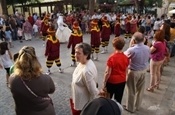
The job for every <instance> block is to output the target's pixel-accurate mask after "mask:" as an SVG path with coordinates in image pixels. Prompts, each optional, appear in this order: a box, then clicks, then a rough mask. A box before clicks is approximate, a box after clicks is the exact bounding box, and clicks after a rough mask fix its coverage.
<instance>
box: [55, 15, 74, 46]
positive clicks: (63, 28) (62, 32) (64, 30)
mask: <svg viewBox="0 0 175 115" xmlns="http://www.w3.org/2000/svg"><path fill="white" fill-rule="evenodd" d="M57 24H58V28H57V31H56V37H57V38H58V40H59V42H60V43H65V42H67V41H68V40H69V37H70V35H71V32H72V31H71V30H70V29H69V28H68V25H67V24H65V23H64V22H63V16H62V15H60V16H59V17H58V20H57Z"/></svg>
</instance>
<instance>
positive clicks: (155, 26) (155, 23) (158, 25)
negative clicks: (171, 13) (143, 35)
mask: <svg viewBox="0 0 175 115" xmlns="http://www.w3.org/2000/svg"><path fill="white" fill-rule="evenodd" d="M160 27H161V21H155V22H154V27H153V30H159V29H160Z"/></svg>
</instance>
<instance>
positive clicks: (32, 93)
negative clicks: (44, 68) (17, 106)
mask: <svg viewBox="0 0 175 115" xmlns="http://www.w3.org/2000/svg"><path fill="white" fill-rule="evenodd" d="M21 81H22V83H23V84H24V86H25V87H26V88H27V90H28V91H29V92H30V93H31V94H32V95H34V96H35V97H38V95H36V94H35V93H34V92H33V91H32V90H31V89H30V88H29V87H28V86H27V84H26V83H25V82H24V80H23V79H22V78H21Z"/></svg>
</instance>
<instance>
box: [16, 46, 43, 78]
mask: <svg viewBox="0 0 175 115" xmlns="http://www.w3.org/2000/svg"><path fill="white" fill-rule="evenodd" d="M41 73H42V69H41V64H40V63H39V61H38V59H37V57H36V55H35V49H34V48H33V47H29V46H24V47H23V48H22V49H21V50H20V51H19V56H18V58H17V60H16V62H15V65H14V74H15V75H17V76H18V77H22V78H23V79H27V80H29V79H32V78H37V77H39V76H40V75H41Z"/></svg>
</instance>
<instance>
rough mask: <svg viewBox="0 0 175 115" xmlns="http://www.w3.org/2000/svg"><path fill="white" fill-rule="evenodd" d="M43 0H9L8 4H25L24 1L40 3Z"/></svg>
mask: <svg viewBox="0 0 175 115" xmlns="http://www.w3.org/2000/svg"><path fill="white" fill-rule="evenodd" d="M41 1H43V0H7V4H8V5H12V4H23V3H27V2H29V3H39V2H41Z"/></svg>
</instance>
